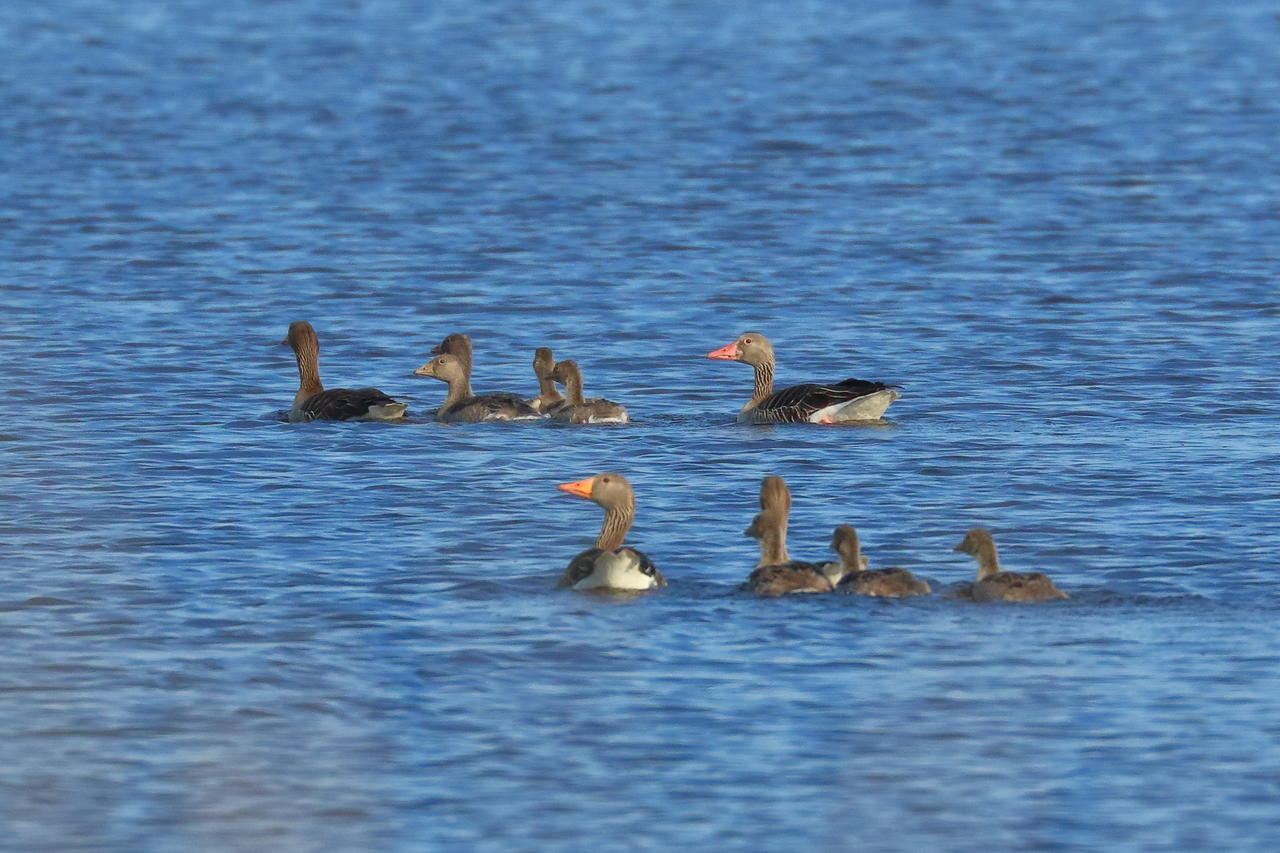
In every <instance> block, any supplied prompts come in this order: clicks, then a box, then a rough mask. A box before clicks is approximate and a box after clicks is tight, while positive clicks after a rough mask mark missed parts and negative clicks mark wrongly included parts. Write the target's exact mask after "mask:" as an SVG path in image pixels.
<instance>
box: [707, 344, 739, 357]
mask: <svg viewBox="0 0 1280 853" xmlns="http://www.w3.org/2000/svg"><path fill="white" fill-rule="evenodd" d="M707 358H715V359H719V360H720V361H737V360H738V342H737V341H734V342H733V343H731V344H725V345H724V346H722V347H720V349H718V350H712V351H711V352H709V353H707Z"/></svg>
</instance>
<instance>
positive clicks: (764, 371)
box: [747, 358, 774, 407]
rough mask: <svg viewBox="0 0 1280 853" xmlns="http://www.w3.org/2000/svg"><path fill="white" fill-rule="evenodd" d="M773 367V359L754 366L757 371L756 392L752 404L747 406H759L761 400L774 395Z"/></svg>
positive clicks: (752, 396) (752, 397)
mask: <svg viewBox="0 0 1280 853" xmlns="http://www.w3.org/2000/svg"><path fill="white" fill-rule="evenodd" d="M773 365H774V361H773V359H772V358H770V359H769V360H768V361H763V362H760V363H759V364H756V365H752V366H753V367H754V368H755V371H756V390H755V393H754V394H752V395H751V402H749V403H747V406H749V407H750V406H757V405H759V404H760V401H761V400H763V399H764V398H765V397H768V396H769V395H770V394H772V393H773Z"/></svg>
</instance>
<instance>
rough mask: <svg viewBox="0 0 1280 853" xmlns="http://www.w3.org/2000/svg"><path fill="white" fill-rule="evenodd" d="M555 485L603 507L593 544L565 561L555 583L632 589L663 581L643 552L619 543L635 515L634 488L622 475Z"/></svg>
mask: <svg viewBox="0 0 1280 853" xmlns="http://www.w3.org/2000/svg"><path fill="white" fill-rule="evenodd" d="M556 488H558V489H559V490H560V491H562V492H567V493H568V494H571V495H576V496H577V497H580V498H586V499H587V500H589V501H593V502H595V503H596V504H598V505H599V506H601V507H602V508H603V509H604V522H603V524H601V526H600V535H599V536H597V537H596V543H595V545H594V546H592V547H591V548H588V549H587V550H585V551H582V552H581V553H579V554H577V555H576V556H574V558H573V559H572V560H570V561H569V565H568V566H567V567H566V568H565V570H564V574H563V575H562V576H561V578H560V581H559V583H557V584H556V586H557V587H559V588H562V589H563V588H570V589H578V590H600V591H605V592H607V591H624V592H626V591H631V592H635V591H642V590H646V589H656V588H658V587H660V586H666V585H667V580H666V578H664V577H663V576H662V572H660V571H658V567H657V566H655V565H654V564H653V560H651V559H649V557H648V555H647V554H645V553H644V552H643V551H640V550H638V549H636V548H630V547H625V546H624V545H623V544H622V543H623V542H624V541H625V540H626V538H627V532H628V531H629V530H631V522H632V521H633V520H634V519H635V515H636V494H635V490H634V489H632V488H631V483H630V482H628V481H627V478H626V477H624V476H622V475H621V474H614V473H605V474H597V475H596V476H594V477H588V478H587V479H585V480H578V481H577V482H574V483H561V484H560V485H559V486H557V487H556Z"/></svg>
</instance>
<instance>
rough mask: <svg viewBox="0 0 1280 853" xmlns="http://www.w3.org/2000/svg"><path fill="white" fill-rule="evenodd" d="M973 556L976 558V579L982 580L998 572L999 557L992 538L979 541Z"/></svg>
mask: <svg viewBox="0 0 1280 853" xmlns="http://www.w3.org/2000/svg"><path fill="white" fill-rule="evenodd" d="M973 556H975V557H977V559H978V580H980V581H984V580H986V579H987V578H989V577H991V576H992V575H998V574H1000V571H1001V569H1000V557H999V556H998V554H997V553H996V543H995V540H994V539H990V538H988V539H986V540H984V541H982V542H979V543H978V547H977V550H976V551H975V553H974V555H973Z"/></svg>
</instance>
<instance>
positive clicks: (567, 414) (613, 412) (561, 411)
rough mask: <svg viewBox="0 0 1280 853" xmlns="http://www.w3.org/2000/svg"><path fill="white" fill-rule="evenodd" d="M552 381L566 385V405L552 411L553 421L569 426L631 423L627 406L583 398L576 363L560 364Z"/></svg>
mask: <svg viewBox="0 0 1280 853" xmlns="http://www.w3.org/2000/svg"><path fill="white" fill-rule="evenodd" d="M551 375H552V378H554V379H555V381H556V382H559V383H560V384H561V385H563V386H564V390H565V401H564V404H563V405H561V406H559V407H557V408H556V409H554V410H553V411H552V412H551V417H552V419H553V420H557V421H559V422H561V423H566V424H626V423H630V422H631V417H630V415H628V414H627V409H626V407H625V406H620V405H618V404H617V403H615V402H613V401H612V400H606V399H604V398H603V397H593V398H592V399H590V400H587V399H585V398H584V397H583V396H582V371H581V370H579V369H578V363H577V362H576V361H558V362H556V366H555V369H554V370H553V371H552V374H551Z"/></svg>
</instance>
